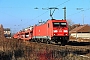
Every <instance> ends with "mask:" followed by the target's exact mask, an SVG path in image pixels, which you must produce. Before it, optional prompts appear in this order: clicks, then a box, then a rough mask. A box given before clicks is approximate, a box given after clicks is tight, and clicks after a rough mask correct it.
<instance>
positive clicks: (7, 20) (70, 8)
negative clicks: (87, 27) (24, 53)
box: [0, 0, 90, 32]
mask: <svg viewBox="0 0 90 60" xmlns="http://www.w3.org/2000/svg"><path fill="white" fill-rule="evenodd" d="M65 6H66V8H67V19H69V20H72V21H73V22H74V23H76V24H78V23H80V24H82V19H83V16H82V15H83V14H84V23H85V24H90V0H0V24H3V26H4V28H11V29H12V31H13V32H16V31H19V30H21V29H23V28H26V27H28V26H30V25H34V24H37V23H38V21H39V20H43V21H46V20H47V19H50V16H49V10H42V8H48V7H57V8H59V10H56V11H55V13H54V15H53V17H54V18H55V19H63V15H64V13H63V9H62V8H63V7H65ZM36 7H38V8H39V9H37V10H36V9H34V8H36ZM77 8H83V9H82V10H84V12H82V11H81V10H77Z"/></svg>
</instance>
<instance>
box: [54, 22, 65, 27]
mask: <svg viewBox="0 0 90 60" xmlns="http://www.w3.org/2000/svg"><path fill="white" fill-rule="evenodd" d="M59 26H62V27H66V22H54V23H53V27H59Z"/></svg>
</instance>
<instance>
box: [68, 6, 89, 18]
mask: <svg viewBox="0 0 90 60" xmlns="http://www.w3.org/2000/svg"><path fill="white" fill-rule="evenodd" d="M87 10H90V8H88V9H85V10H84V11H87ZM81 12H82V10H81V11H79V12H76V13H73V14H70V15H68V17H69V16H74V15H76V14H78V13H81Z"/></svg>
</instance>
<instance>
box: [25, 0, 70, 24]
mask: <svg viewBox="0 0 90 60" xmlns="http://www.w3.org/2000/svg"><path fill="white" fill-rule="evenodd" d="M69 1H70V0H67V1H65V2H63V3H61V4H59V5H57V6H56V7H58V6H60V5H63V4H65V3H67V2H69ZM47 12H48V11H46V12H44V13H42V14H40V15H38V16H37V17H35V18H33V19H31V20H35V19H36V18H39V17H40V16H42V15H44V14H46V13H47ZM27 23H28V22H27ZM25 24H26V23H25ZM25 24H24V25H25Z"/></svg>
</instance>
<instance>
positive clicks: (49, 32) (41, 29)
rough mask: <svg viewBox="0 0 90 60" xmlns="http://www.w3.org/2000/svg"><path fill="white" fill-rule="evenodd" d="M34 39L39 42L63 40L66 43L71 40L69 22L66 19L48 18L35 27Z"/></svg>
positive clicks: (62, 42)
mask: <svg viewBox="0 0 90 60" xmlns="http://www.w3.org/2000/svg"><path fill="white" fill-rule="evenodd" d="M32 39H33V40H35V41H37V42H47V43H50V42H55V43H58V42H61V44H63V45H65V44H66V43H67V42H68V40H69V32H68V24H67V21H66V20H48V21H47V22H46V23H44V24H41V25H35V26H34V27H33V37H32Z"/></svg>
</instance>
